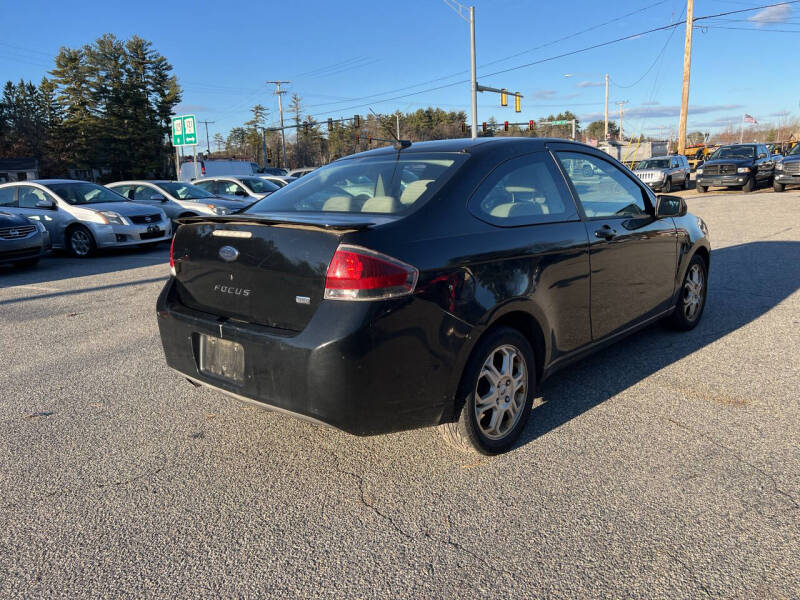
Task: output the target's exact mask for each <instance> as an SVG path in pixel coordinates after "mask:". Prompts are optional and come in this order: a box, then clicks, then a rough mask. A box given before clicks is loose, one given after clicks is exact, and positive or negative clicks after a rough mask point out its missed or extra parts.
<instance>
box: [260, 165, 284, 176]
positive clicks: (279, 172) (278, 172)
mask: <svg viewBox="0 0 800 600" xmlns="http://www.w3.org/2000/svg"><path fill="white" fill-rule="evenodd" d="M262 171H263V172H264V175H280V176H284V175H286V169H279V168H277V167H266V168H264V169H262Z"/></svg>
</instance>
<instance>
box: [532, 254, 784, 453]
mask: <svg viewBox="0 0 800 600" xmlns="http://www.w3.org/2000/svg"><path fill="white" fill-rule="evenodd" d="M798 257H800V242H795V241H775V242H768V241H763V242H753V243H748V244H740V245H736V246H729V247H726V248H720V249H718V250H714V251H713V252H712V254H711V266H710V274H709V295H708V300H707V305H706V308H705V312H704V314H703V319H702V321H701V322H700V324H699V325H698V326H697V327H696V328H695V329H693V330H692V331H689V332H678V331H673V330H670V329H668V328H667V327H666V326H664V325H662V324H655V325H653V326H651V327H648V328H646V329H644V330H642V331H640V332H638V333H635V334H633V335H632V336H630V337H628V338H626V339H624V340H622V341H620V342H619V343H617V344H614V345H612V346H609V347H608V348H605V349H603V350H601V351H600V352H598V353H597V354H595V355H593V356H591V357H589V358H586V359H584V360H582V361H580V362H578V363H575V364H573V365H570V366H568V367H566V368H565V369H564V370H563V371H559V372H558V373H556V374H555V375H553V376H552V377H551V378H550V379H548V380H547V381H545V382H544V383H543V384H542V389H541V390H540V394H541V399H542V404H540V405H535V406H534V409H533V413H532V414H531V418H530V420H529V421H528V425H527V427H526V429H525V431H524V432H523V434H522V437H521V438H520V442H519V445H524V444H526V443H528V442H530V441H532V440H534V439H536V438H538V437H539V436H542V435H544V434H546V433H548V432H549V431H552V430H553V429H556V428H557V427H559V426H560V425H563V424H564V423H566V422H568V421H570V420H571V419H574V418H575V417H577V416H579V415H581V414H583V413H584V412H586V411H588V410H590V409H592V408H594V407H595V406H597V405H599V404H601V403H603V402H605V401H606V400H608V399H610V398H612V397H614V396H615V395H617V394H619V393H621V392H623V391H624V390H626V389H628V388H630V387H631V386H633V385H635V384H637V383H639V382H640V381H642V380H643V379H645V378H647V377H649V376H650V375H653V374H654V373H656V372H658V371H659V370H661V369H663V368H665V367H667V366H669V365H671V364H673V363H675V362H677V361H679V360H681V359H682V358H684V357H686V356H689V355H691V354H692V353H694V352H697V351H698V350H700V349H702V348H704V347H705V346H708V345H709V344H711V343H713V342H715V341H717V340H719V339H721V338H724V337H725V336H726V335H728V334H730V333H732V332H734V331H736V330H737V329H739V328H741V327H743V326H745V325H747V324H748V323H751V322H752V321H755V320H756V319H758V318H759V317H761V316H762V315H764V314H766V313H767V312H769V311H770V310H771V309H773V308H774V307H776V306H777V305H778V304H780V303H781V302H782V301H783V300H784V299H786V298H787V297H788V296H790V295H791V294H793V293H794V292H795V291H797V290H798V289H800V260H798Z"/></svg>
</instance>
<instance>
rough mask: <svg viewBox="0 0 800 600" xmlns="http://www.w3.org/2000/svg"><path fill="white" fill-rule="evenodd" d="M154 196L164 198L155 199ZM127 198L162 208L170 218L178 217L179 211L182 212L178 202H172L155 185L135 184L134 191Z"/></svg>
mask: <svg viewBox="0 0 800 600" xmlns="http://www.w3.org/2000/svg"><path fill="white" fill-rule="evenodd" d="M153 196H157V197H159V198H163V200H160V199H159V200H153ZM127 198H129V199H131V200H133V201H134V202H137V203H139V204H146V205H147V206H151V207H153V208H160V209H161V210H163V211H164V212H165V213H166V214H167V218H168V219H175V218H177V216H178V213H179V212H181V207H180V206H179V205H178V204H177V203H176V202H172V201H171V200H170V199H169V198H167V195H166V194H165V193H164V192H162V191H161V190H159V189H158V188H156V187H155V186H151V185H143V184H139V185H135V186H133V190H132V193H129V194H128V196H127Z"/></svg>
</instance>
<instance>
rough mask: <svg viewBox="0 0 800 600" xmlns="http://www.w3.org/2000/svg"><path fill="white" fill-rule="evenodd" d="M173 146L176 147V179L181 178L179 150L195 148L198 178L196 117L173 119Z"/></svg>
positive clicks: (195, 171)
mask: <svg viewBox="0 0 800 600" xmlns="http://www.w3.org/2000/svg"><path fill="white" fill-rule="evenodd" d="M172 145H173V146H175V178H176V179H180V177H181V164H180V158H178V148H180V147H181V146H194V149H193V153H194V176H195V178H197V119H196V118H195V116H194V115H180V116H176V117H173V118H172Z"/></svg>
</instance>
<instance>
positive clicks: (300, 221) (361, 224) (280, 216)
mask: <svg viewBox="0 0 800 600" xmlns="http://www.w3.org/2000/svg"><path fill="white" fill-rule="evenodd" d="M175 221H176V222H177V223H179V224H181V225H191V224H196V223H220V224H222V223H225V224H231V225H233V224H239V225H289V226H293V225H294V226H299V227H315V228H319V229H331V230H335V231H358V230H361V229H367V228H369V227H373V226H375V225H382V224H384V223H389V222H391V221H394V218H391V217H384V216H375V217H372V218H369V219H365V218H363V217H360V218H358V219H350V218H347V217H343V216H342V215H326V214H325V213H319V214H318V215H316V214H315V215H314V216H311V215H308V216H306V215H294V214H287V213H275V214H273V215H266V214H260V215H243V214H232V215H219V216H213V217H212V216H197V217H182V218H180V219H176V220H175Z"/></svg>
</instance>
